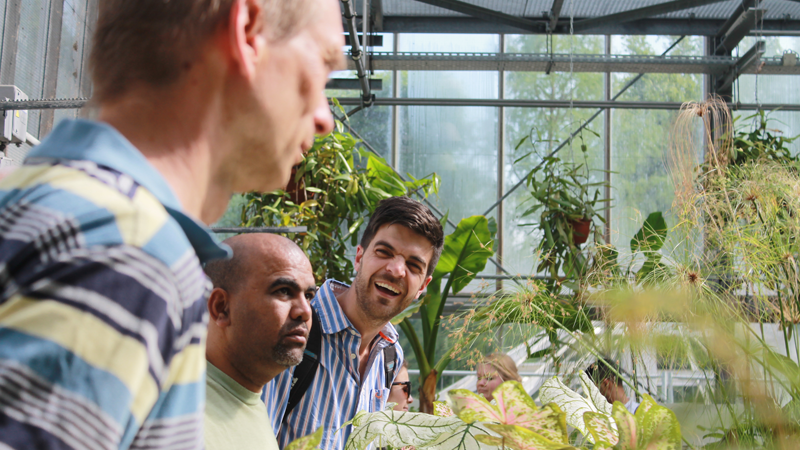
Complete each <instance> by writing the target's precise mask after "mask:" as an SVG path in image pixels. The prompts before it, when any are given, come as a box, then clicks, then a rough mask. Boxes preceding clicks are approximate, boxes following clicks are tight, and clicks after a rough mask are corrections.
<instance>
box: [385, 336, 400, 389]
mask: <svg viewBox="0 0 800 450" xmlns="http://www.w3.org/2000/svg"><path fill="white" fill-rule="evenodd" d="M396 366H397V350H396V349H395V348H394V344H390V345H387V346H386V347H383V371H384V373H385V375H386V389H391V388H392V382H393V381H394V372H395V369H397V367H396Z"/></svg>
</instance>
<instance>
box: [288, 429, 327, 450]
mask: <svg viewBox="0 0 800 450" xmlns="http://www.w3.org/2000/svg"><path fill="white" fill-rule="evenodd" d="M320 442H322V427H319V428H317V431H315V432H313V433H311V434H309V435H308V436H303V437H301V438H298V439H295V440H293V441H292V442H291V443H290V444H289V445H287V446H286V448H285V449H284V450H312V449H315V448H317V447H319V443H320Z"/></svg>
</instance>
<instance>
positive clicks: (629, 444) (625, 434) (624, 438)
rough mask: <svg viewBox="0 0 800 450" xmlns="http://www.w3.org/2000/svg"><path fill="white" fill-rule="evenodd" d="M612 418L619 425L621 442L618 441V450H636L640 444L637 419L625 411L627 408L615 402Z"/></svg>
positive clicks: (618, 431)
mask: <svg viewBox="0 0 800 450" xmlns="http://www.w3.org/2000/svg"><path fill="white" fill-rule="evenodd" d="M611 417H613V418H614V422H616V423H617V433H618V436H619V441H617V447H616V448H617V450H636V448H637V442H638V438H639V436H638V430H637V427H636V418H635V417H634V416H633V414H631V413H630V412H628V410H627V409H625V406H624V405H623V404H622V403H620V402H614V405H613V407H612V409H611Z"/></svg>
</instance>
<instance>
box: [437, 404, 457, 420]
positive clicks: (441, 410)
mask: <svg viewBox="0 0 800 450" xmlns="http://www.w3.org/2000/svg"><path fill="white" fill-rule="evenodd" d="M433 415H434V416H438V417H452V416H455V415H456V413H454V412H453V410H452V409H451V408H450V405H448V404H447V403H445V402H433Z"/></svg>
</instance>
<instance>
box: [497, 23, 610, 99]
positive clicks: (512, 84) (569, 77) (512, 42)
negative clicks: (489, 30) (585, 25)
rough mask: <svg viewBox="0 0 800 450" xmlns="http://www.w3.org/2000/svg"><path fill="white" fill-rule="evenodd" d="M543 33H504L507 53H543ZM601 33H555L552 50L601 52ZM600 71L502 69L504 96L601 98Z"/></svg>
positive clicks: (544, 49) (518, 97) (544, 38)
mask: <svg viewBox="0 0 800 450" xmlns="http://www.w3.org/2000/svg"><path fill="white" fill-rule="evenodd" d="M545 41H546V36H541V35H539V36H535V35H533V36H531V35H507V36H506V40H505V51H506V53H546V52H547V47H546V43H545ZM604 48H605V38H604V37H603V36H581V37H575V38H574V39H573V38H572V37H570V36H555V37H554V38H553V50H554V52H555V53H558V54H569V53H570V52H572V53H573V54H576V55H577V54H583V55H589V54H602V53H603V52H604V51H605V50H604ZM603 77H604V75H603V74H601V73H569V72H552V73H550V74H549V75H548V74H545V73H542V72H505V98H508V99H524V100H570V99H572V100H602V99H603V79H604V78H603Z"/></svg>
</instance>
